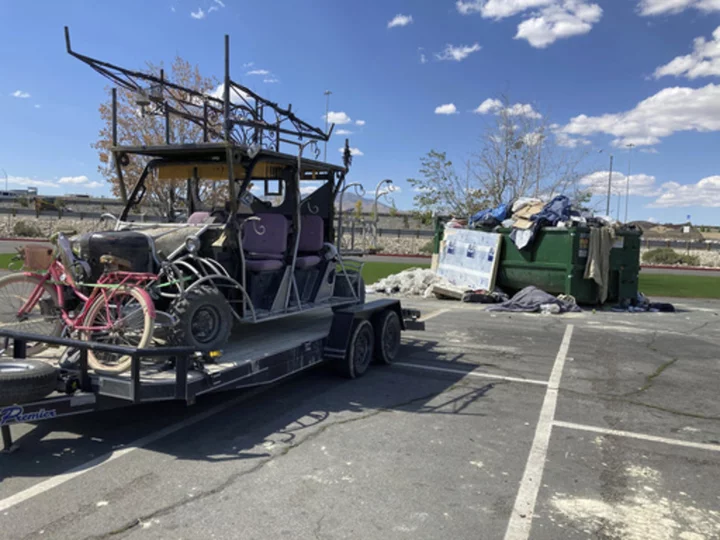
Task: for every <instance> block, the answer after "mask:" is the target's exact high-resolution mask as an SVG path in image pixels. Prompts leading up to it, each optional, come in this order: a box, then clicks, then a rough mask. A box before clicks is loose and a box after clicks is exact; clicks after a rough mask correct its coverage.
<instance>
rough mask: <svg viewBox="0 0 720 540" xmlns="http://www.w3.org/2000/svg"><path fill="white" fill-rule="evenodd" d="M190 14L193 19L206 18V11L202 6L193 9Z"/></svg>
mask: <svg viewBox="0 0 720 540" xmlns="http://www.w3.org/2000/svg"><path fill="white" fill-rule="evenodd" d="M190 16H191V17H192V18H193V19H204V18H205V12H204V11H203V10H202V8H198V10H197V11H191V12H190Z"/></svg>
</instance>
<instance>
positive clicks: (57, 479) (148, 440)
mask: <svg viewBox="0 0 720 540" xmlns="http://www.w3.org/2000/svg"><path fill="white" fill-rule="evenodd" d="M262 390H264V388H260V389H257V390H253V391H250V392H246V393H245V394H243V395H241V396H238V397H236V398H234V399H231V400H230V401H227V402H225V403H222V404H220V405H217V406H216V407H213V408H212V409H208V410H207V411H205V412H203V413H200V414H196V415H195V416H192V417H190V418H187V419H186V420H182V421H181V422H177V423H176V424H173V425H171V426H168V427H166V428H164V429H161V430H160V431H156V432H155V433H151V434H150V435H146V436H145V437H142V438H140V439H138V440H136V441H133V442H131V443H130V444H128V445H127V446H126V447H125V448H121V449H118V450H115V451H113V452H109V453H107V454H103V455H102V456H100V457H97V458H95V459H93V460H90V461H88V462H87V463H84V464H83V465H80V466H78V467H75V468H74V469H71V470H69V471H68V472H66V473H63V474H59V475H57V476H53V477H51V478H48V479H47V480H45V481H44V482H40V483H39V484H35V485H34V486H32V487H29V488H28V489H26V490H23V491H20V492H18V493H16V494H15V495H11V496H10V497H7V498H6V499H2V500H0V512H4V511H6V510H7V509H8V508H12V507H13V506H16V505H18V504H20V503H23V502H25V501H27V500H29V499H32V498H33V497H36V496H37V495H40V494H42V493H45V492H47V491H50V490H51V489H53V488H56V487H58V486H61V485H62V484H64V483H65V482H69V481H70V480H73V479H74V478H77V477H78V476H81V475H83V474H85V473H87V472H90V471H92V470H94V469H97V468H98V467H100V466H102V465H105V464H107V463H110V462H111V461H115V460H116V459H119V458H121V457H123V456H126V455H127V454H129V453H130V452H134V451H135V450H137V449H138V448H142V447H144V446H147V445H149V444H152V443H154V442H155V441H158V440H160V439H162V438H164V437H167V436H168V435H172V434H173V433H175V432H176V431H180V430H181V429H183V428H186V427H189V426H192V425H194V424H197V423H198V422H202V421H203V420H207V419H208V418H210V417H211V416H214V415H216V414H218V413H221V412H223V411H225V410H226V409H229V408H231V407H234V406H235V405H237V404H238V403H240V402H242V401H244V400H246V399H250V398H251V397H253V396H254V395H256V394H259V393H260V392H261V391H262Z"/></svg>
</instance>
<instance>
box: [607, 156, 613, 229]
mask: <svg viewBox="0 0 720 540" xmlns="http://www.w3.org/2000/svg"><path fill="white" fill-rule="evenodd" d="M612 167H613V155H612V154H610V175H609V176H608V194H607V208H606V209H605V215H607V216H608V217H609V216H610V197H611V196H612Z"/></svg>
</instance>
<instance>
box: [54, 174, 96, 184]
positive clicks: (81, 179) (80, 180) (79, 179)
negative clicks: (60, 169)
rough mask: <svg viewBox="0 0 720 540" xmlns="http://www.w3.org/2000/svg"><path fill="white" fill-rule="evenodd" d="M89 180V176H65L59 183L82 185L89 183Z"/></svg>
mask: <svg viewBox="0 0 720 540" xmlns="http://www.w3.org/2000/svg"><path fill="white" fill-rule="evenodd" d="M88 181H89V178H88V177H87V176H63V177H62V178H61V179H60V180H58V184H74V185H81V184H87V183H88Z"/></svg>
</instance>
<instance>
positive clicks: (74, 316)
mask: <svg viewBox="0 0 720 540" xmlns="http://www.w3.org/2000/svg"><path fill="white" fill-rule="evenodd" d="M23 256H24V266H25V268H26V269H28V270H29V271H23V272H19V273H15V274H10V275H8V276H5V277H3V278H0V327H2V328H9V329H13V330H17V331H19V332H27V333H33V334H40V335H44V336H61V335H63V334H70V335H79V337H80V338H81V339H83V340H86V341H96V342H99V343H106V344H114V345H124V346H128V347H138V348H142V347H147V346H150V344H151V342H152V338H153V331H154V326H155V306H154V304H153V301H152V299H151V297H150V295H149V294H148V293H147V291H146V290H145V289H144V288H143V287H146V286H147V285H149V284H150V283H152V282H153V281H155V280H157V275H155V274H152V273H143V272H130V271H124V270H122V268H123V267H124V266H125V265H124V264H123V263H124V261H122V260H121V259H118V258H116V257H113V256H110V255H105V256H103V257H102V258H101V263H102V264H103V265H104V267H105V271H104V272H103V273H102V275H101V276H100V277H99V278H98V279H97V281H96V282H95V283H79V282H78V280H77V278H76V277H75V276H78V275H83V273H84V275H87V274H88V273H87V272H84V271H83V268H82V264H83V263H82V262H81V261H77V260H75V258H74V256H73V253H72V250H71V248H70V243H69V241H68V240H67V238H65V237H64V236H62V235H60V236H59V237H58V239H57V246H56V249H55V250H52V249H50V248H42V247H40V246H28V247H27V248H26V249H25V251H24V253H23ZM43 269H44V272H43ZM47 347H48V345H47V344H46V343H44V342H42V341H37V342H31V343H28V344H27V355H28V356H31V355H37V354H38V353H40V352H42V351H44V350H45V349H46V348H47ZM131 363H132V357H131V356H130V355H124V356H121V355H119V354H112V353H104V352H95V351H92V350H89V351H88V365H89V366H90V367H91V368H93V369H94V370H95V371H96V372H98V373H107V374H116V373H121V372H123V371H125V370H127V369H128V368H129V367H130V365H131Z"/></svg>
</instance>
